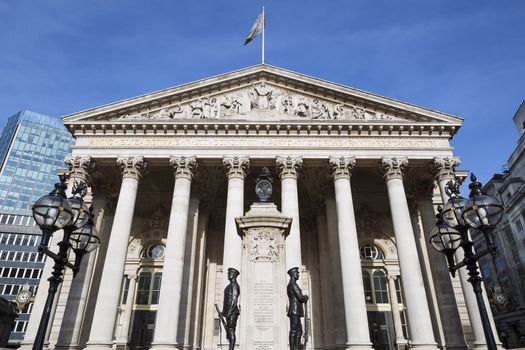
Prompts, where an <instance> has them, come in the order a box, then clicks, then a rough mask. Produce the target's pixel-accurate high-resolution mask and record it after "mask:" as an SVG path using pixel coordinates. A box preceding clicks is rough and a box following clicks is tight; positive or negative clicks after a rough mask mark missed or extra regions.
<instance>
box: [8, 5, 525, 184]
mask: <svg viewBox="0 0 525 350" xmlns="http://www.w3.org/2000/svg"><path fill="white" fill-rule="evenodd" d="M262 4H263V2H261V1H246V0H242V1H226V0H221V1H218V0H214V1H211V0H210V1H161V0H155V1H132V0H128V1H124V0H111V1H108V0H92V1H70V0H53V1H25V0H16V1H12V0H0V48H1V53H0V125H2V126H3V124H4V123H5V120H6V119H7V117H9V116H10V115H12V114H14V113H15V112H17V111H18V110H20V109H29V110H33V111H37V112H42V113H46V114H50V115H65V114H69V113H72V112H76V111H80V110H83V109H86V108H91V107H95V106H98V105H101V104H105V103H109V102H113V101H117V100H120V99H124V98H129V97H132V96H136V95H141V94H144V93H148V92H151V91H155V90H160V89H163V88H166V87H170V86H174V85H178V84H182V83H185V82H189V81H193V80H196V79H201V78H205V77H208V76H211V75H216V74H221V73H225V72H228V71H232V70H236V69H240V68H243V67H247V66H252V65H255V64H258V63H260V38H258V39H256V40H255V41H254V42H252V43H250V44H249V45H248V46H246V47H243V45H242V44H243V42H244V38H245V36H246V34H247V33H248V31H249V29H250V27H251V25H252V23H253V21H254V20H255V17H256V16H257V14H258V12H259V10H260V7H261V5H262ZM264 5H265V8H266V17H267V19H266V21H267V30H266V61H267V63H269V64H271V65H274V66H278V67H283V68H286V69H290V70H293V71H297V72H300V73H304V74H308V75H312V76H315V77H318V78H322V79H326V80H330V81H334V82H337V83H341V84H345V85H348V86H351V87H355V88H358V89H362V90H365V91H370V92H373V93H376V94H380V95H384V96H388V97H391V98H395V99H398V100H401V101H405V102H409V103H412V104H416V105H420V106H423V107H427V108H431V109H436V110H439V111H442V112H446V113H449V114H453V115H457V116H460V117H462V118H464V119H465V123H464V125H463V127H462V128H461V130H460V131H459V133H458V135H457V136H456V137H455V139H454V141H453V145H454V146H455V147H456V150H455V153H456V154H457V155H458V156H460V157H461V159H462V161H463V165H462V168H465V169H470V170H472V171H474V172H476V173H477V174H478V176H479V177H480V179H481V180H482V181H483V182H485V181H487V180H488V179H489V178H490V176H491V175H492V174H493V173H495V172H500V171H501V166H502V165H503V164H504V163H505V162H506V160H507V159H508V157H509V155H510V153H511V152H512V150H513V149H514V148H515V146H516V142H517V140H518V133H517V131H516V130H515V129H514V126H513V123H512V116H513V115H514V113H515V111H516V110H517V108H518V106H519V104H520V103H521V101H522V100H524V99H525V35H524V34H525V26H524V23H525V1H520V0H516V1H498V2H496V1H482V0H480V1H470V0H455V1H452V0H442V1H437V0H436V1H420V0H417V1H416V0H414V1H402V0H398V1H391V0H388V1H386V0H385V1H383V0H377V1H369V0H362V1H357V0H356V1H348V0H346V1H308V0H303V1H292V0H286V1H282V0H281V1H277V0H274V1H265V2H264Z"/></svg>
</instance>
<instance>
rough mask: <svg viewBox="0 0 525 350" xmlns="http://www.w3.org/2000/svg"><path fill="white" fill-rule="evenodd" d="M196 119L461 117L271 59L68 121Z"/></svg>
mask: <svg viewBox="0 0 525 350" xmlns="http://www.w3.org/2000/svg"><path fill="white" fill-rule="evenodd" d="M188 120H192V121H204V122H205V121H212V120H216V121H229V120H231V121H235V120H242V121H288V120H289V121H301V120H302V121H306V120H317V121H323V120H325V121H329V120H332V121H334V120H337V121H338V122H344V121H346V122H352V121H355V122H362V121H370V122H374V121H375V122H379V123H390V122H392V123H411V124H412V123H414V122H415V123H445V124H454V125H460V124H461V121H462V120H461V119H460V118H457V117H454V116H450V115H447V114H443V113H440V112H436V111H432V110H428V109H424V108H421V107H416V106H413V105H409V104H406V103H402V102H399V101H395V100H392V99H388V98H385V97H381V96H377V95H374V94H370V93H366V92H363V91H360V90H356V89H352V88H349V87H344V86H341V85H337V84H333V83H329V82H325V81H323V80H319V79H315V78H311V77H307V76H304V75H301V74H298V73H294V72H290V71H286V70H283V69H280V68H275V67H271V66H267V65H259V66H255V67H251V68H246V69H243V70H240V71H236V72H233V73H228V74H224V75H220V76H217V77H213V78H209V79H205V80H202V81H198V82H194V83H189V84H184V85H181V86H178V87H174V88H170V89H166V90H163V91H159V92H155V93H151V94H147V95H144V96H139V97H136V98H132V99H129V100H124V101H120V102H116V103H113V104H109V105H106V106H102V107H98V108H94V109H91V110H87V111H84V112H79V113H75V114H72V115H69V116H66V117H64V123H65V124H77V123H82V124H83V123H86V122H87V123H89V122H103V123H104V122H111V123H112V124H115V123H117V124H118V123H121V122H122V123H127V122H131V123H136V122H149V121H151V122H160V123H171V122H173V123H177V122H185V121H188Z"/></svg>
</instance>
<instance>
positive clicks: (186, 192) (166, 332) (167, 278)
mask: <svg viewBox="0 0 525 350" xmlns="http://www.w3.org/2000/svg"><path fill="white" fill-rule="evenodd" d="M170 164H171V165H172V166H173V169H174V170H175V188H174V190H173V199H172V202H171V212H170V223H169V226H168V238H167V242H166V253H165V256H164V268H163V271H162V284H161V286H160V296H159V311H157V318H156V320H155V335H154V338H153V344H152V345H153V347H152V349H155V350H167V349H175V348H176V345H177V344H176V343H177V329H178V322H179V310H180V299H181V291H182V277H183V270H184V249H185V247H186V228H187V226H188V210H189V203H190V190H191V181H192V180H193V177H194V175H195V171H196V170H197V159H196V158H195V157H171V158H170Z"/></svg>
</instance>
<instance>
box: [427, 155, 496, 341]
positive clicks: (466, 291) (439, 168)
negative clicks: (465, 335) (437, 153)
mask: <svg viewBox="0 0 525 350" xmlns="http://www.w3.org/2000/svg"><path fill="white" fill-rule="evenodd" d="M459 164H460V161H459V159H458V158H449V157H445V158H439V157H435V158H434V159H433V161H432V162H431V164H430V165H431V168H432V170H433V172H434V178H435V180H436V182H437V184H438V186H439V191H440V193H441V198H442V199H443V203H446V202H447V201H448V200H449V198H450V196H449V195H448V193H447V191H446V187H447V183H448V182H449V181H454V180H455V175H454V172H455V169H456V167H457V166H458V165H459ZM464 257H465V255H464V252H463V249H457V250H456V254H455V258H456V261H458V262H459V261H463V258H464ZM443 264H445V263H444V262H443ZM444 266H445V265H444ZM458 275H459V280H460V282H461V289H462V290H463V296H464V298H465V305H466V306H467V313H468V318H469V320H470V326H471V328H472V334H473V335H474V343H473V344H472V345H473V346H474V348H476V349H486V348H487V341H486V339H485V334H484V332H483V324H482V323H481V316H480V314H479V309H478V304H477V301H476V295H475V294H474V290H473V289H472V285H471V284H470V283H469V282H468V279H469V276H468V271H467V269H466V268H464V267H462V268H460V269H459V270H458ZM482 288H483V299H484V300H485V307H486V309H487V313H488V314H489V319H490V323H491V327H492V331H493V333H494V339H496V342H497V343H496V345H497V346H498V348H501V347H502V344H501V342H500V341H499V337H498V334H497V330H496V326H495V324H494V319H493V317H492V311H491V308H490V305H489V303H488V300H487V293H486V291H485V288H484V286H483V285H482Z"/></svg>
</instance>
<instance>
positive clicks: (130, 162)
mask: <svg viewBox="0 0 525 350" xmlns="http://www.w3.org/2000/svg"><path fill="white" fill-rule="evenodd" d="M117 164H118V166H119V167H120V170H121V171H122V177H123V178H126V177H131V178H134V179H136V180H139V179H140V178H141V177H142V175H144V171H145V170H146V167H147V166H148V162H147V161H146V160H145V159H144V157H143V156H127V157H118V158H117Z"/></svg>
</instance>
